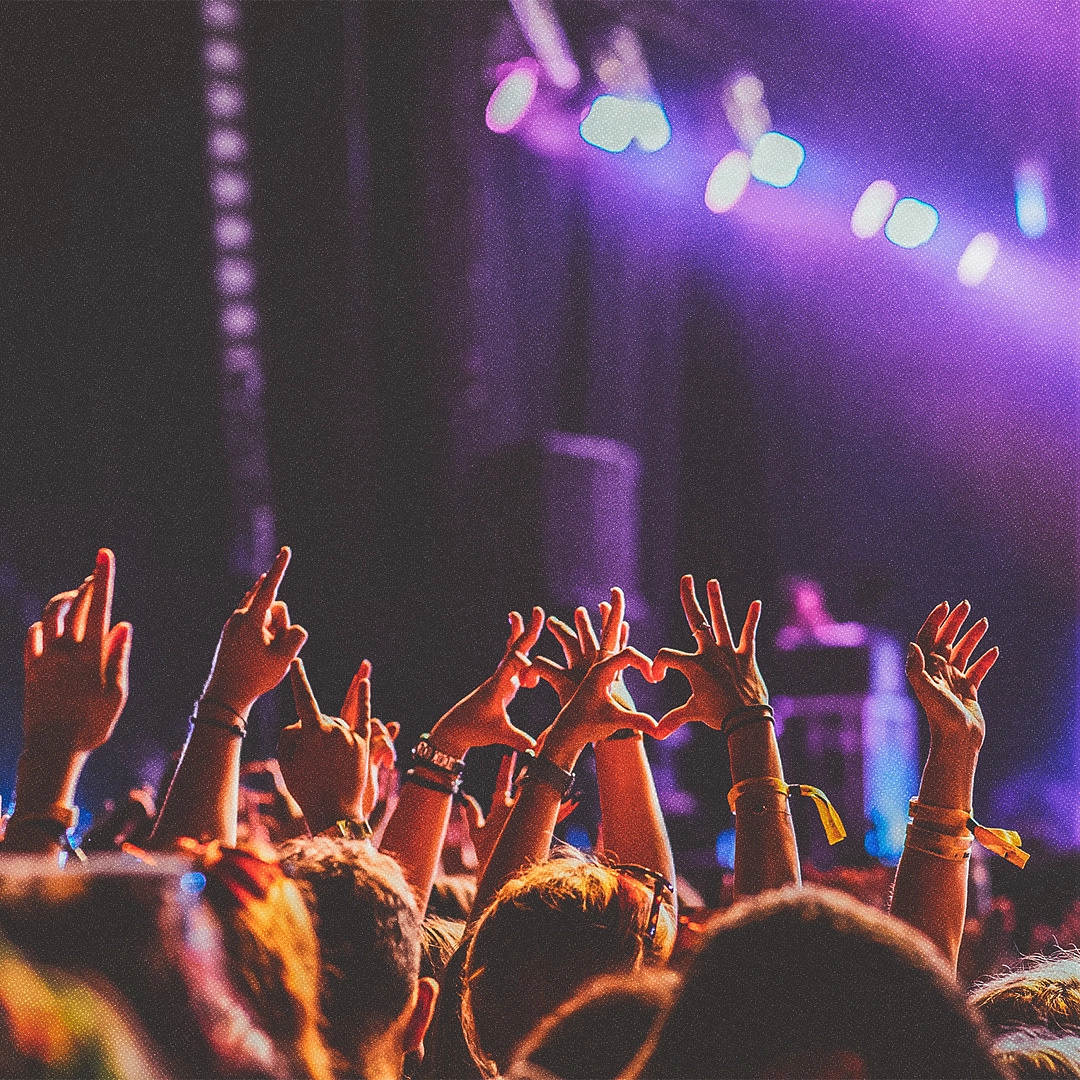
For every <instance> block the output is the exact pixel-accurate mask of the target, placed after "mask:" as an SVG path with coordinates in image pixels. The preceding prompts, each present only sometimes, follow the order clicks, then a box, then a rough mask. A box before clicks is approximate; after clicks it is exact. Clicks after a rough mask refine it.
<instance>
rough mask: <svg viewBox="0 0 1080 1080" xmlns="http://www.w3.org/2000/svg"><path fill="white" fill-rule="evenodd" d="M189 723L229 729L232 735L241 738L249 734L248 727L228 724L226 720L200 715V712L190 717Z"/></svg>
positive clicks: (193, 725) (222, 729) (224, 729)
mask: <svg viewBox="0 0 1080 1080" xmlns="http://www.w3.org/2000/svg"><path fill="white" fill-rule="evenodd" d="M188 723H189V724H190V725H191V726H192V727H195V725H196V724H201V725H202V726H203V727H213V728H218V729H219V730H220V731H227V732H229V734H230V735H236V736H238V737H239V738H241V739H242V738H243V737H244V736H245V735H247V727H246V726H243V725H241V724H227V723H225V721H224V720H215V719H214V718H213V717H212V716H199V715H198V714H196V715H194V716H191V717H189V718H188Z"/></svg>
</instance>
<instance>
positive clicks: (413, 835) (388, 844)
mask: <svg viewBox="0 0 1080 1080" xmlns="http://www.w3.org/2000/svg"><path fill="white" fill-rule="evenodd" d="M453 801H454V800H453V796H452V795H449V794H446V795H444V794H443V793H442V792H441V791H430V790H428V789H427V788H425V787H421V786H420V785H419V784H409V783H406V784H403V785H402V788H401V793H400V795H399V796H398V802H397V807H396V808H395V810H394V813H393V815H392V816H391V818H390V820H389V821H388V822H387V823H386V830H385V832H384V833H383V838H382V843H381V844H380V845H379V850H380V851H382V852H383V853H384V854H386V855H390V856H391V857H392V858H394V859H395V860H396V861H397V863H398V865H399V866H400V867H401V870H402V873H403V874H404V875H405V880H406V881H407V882H408V883H409V886H410V888H411V889H412V891H413V895H414V896H415V897H416V904H417V907H418V908H419V909H420V910H421V911H426V910H427V905H428V900H429V899H430V897H431V889H432V886H433V885H434V883H435V873H436V871H437V870H438V866H439V859H440V857H441V855H442V848H443V842H444V840H445V839H446V829H447V826H448V825H449V824H450V807H451V805H452V804H453Z"/></svg>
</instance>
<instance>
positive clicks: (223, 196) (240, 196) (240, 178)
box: [210, 169, 248, 206]
mask: <svg viewBox="0 0 1080 1080" xmlns="http://www.w3.org/2000/svg"><path fill="white" fill-rule="evenodd" d="M210 191H211V192H212V194H213V196H214V202H215V203H217V205H218V206H238V205H239V204H240V203H242V202H244V201H246V199H247V197H248V182H247V177H245V176H244V175H243V173H238V172H231V171H229V170H228V169H222V170H221V171H220V172H216V173H214V174H213V175H212V176H211V177H210Z"/></svg>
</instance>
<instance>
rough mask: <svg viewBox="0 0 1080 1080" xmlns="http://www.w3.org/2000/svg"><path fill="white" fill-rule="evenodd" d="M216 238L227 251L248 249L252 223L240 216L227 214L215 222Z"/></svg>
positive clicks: (219, 244)
mask: <svg viewBox="0 0 1080 1080" xmlns="http://www.w3.org/2000/svg"><path fill="white" fill-rule="evenodd" d="M214 237H215V238H216V239H217V242H218V246H219V247H222V248H224V249H225V250H226V251H236V250H237V249H238V248H244V247H247V246H248V244H249V243H251V222H250V221H248V219H247V218H244V217H240V216H239V215H238V214H226V215H225V216H224V217H220V218H218V219H217V221H216V222H214Z"/></svg>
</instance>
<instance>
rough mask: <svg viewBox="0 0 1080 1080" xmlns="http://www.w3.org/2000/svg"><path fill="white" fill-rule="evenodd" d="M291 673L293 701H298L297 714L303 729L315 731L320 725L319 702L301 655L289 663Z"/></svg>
mask: <svg viewBox="0 0 1080 1080" xmlns="http://www.w3.org/2000/svg"><path fill="white" fill-rule="evenodd" d="M289 674H290V675H291V676H292V679H291V681H292V692H293V701H294V702H296V715H297V716H298V717H299V718H300V728H301V730H303V729H305V728H307V727H310V728H311V729H312V730H313V731H314V730H318V727H319V719H320V716H321V714H320V712H319V703H318V702H317V701H316V700H315V694H314V692H313V691H312V689H311V684H310V683H309V682H308V678H307V672H306V671H305V670H304V661H303V660H301V659H299V657H298V658H297V659H295V660H293V662H292V663H291V664H290V665H289Z"/></svg>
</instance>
